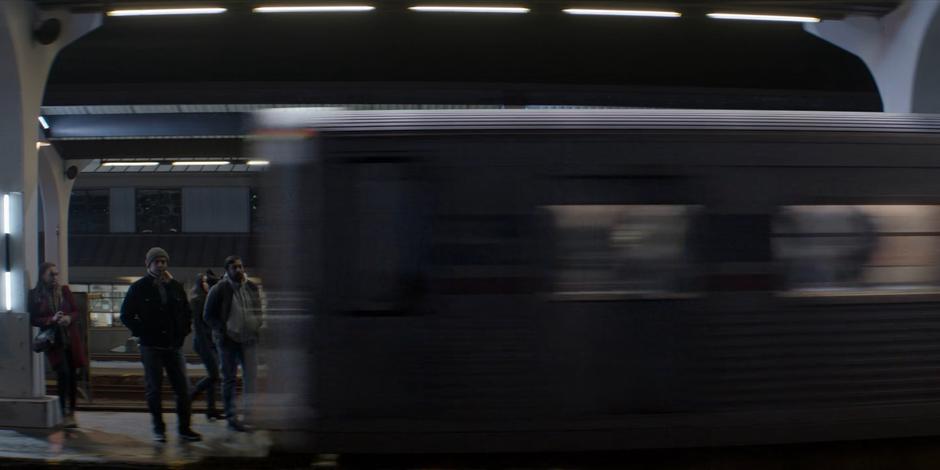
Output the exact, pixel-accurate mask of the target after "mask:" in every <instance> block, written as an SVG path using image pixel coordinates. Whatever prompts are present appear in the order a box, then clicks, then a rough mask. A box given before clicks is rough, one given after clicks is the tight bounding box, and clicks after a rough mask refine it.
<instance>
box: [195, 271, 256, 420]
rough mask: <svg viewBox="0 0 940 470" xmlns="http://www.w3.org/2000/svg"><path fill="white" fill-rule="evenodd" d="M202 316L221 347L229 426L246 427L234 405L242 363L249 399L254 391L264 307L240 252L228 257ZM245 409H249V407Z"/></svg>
mask: <svg viewBox="0 0 940 470" xmlns="http://www.w3.org/2000/svg"><path fill="white" fill-rule="evenodd" d="M203 318H204V319H205V321H206V323H207V324H208V325H209V328H211V329H212V339H213V341H215V344H216V347H217V348H218V349H219V362H220V366H221V369H222V400H223V402H224V406H225V418H226V419H227V420H228V427H229V429H232V430H235V431H240V432H244V431H246V430H247V429H246V428H245V426H244V424H243V423H242V422H241V421H240V420H239V419H238V410H237V408H236V406H235V383H236V376H237V373H238V366H239V364H240V365H241V367H242V380H243V382H244V387H243V389H244V393H245V396H246V400H245V402H246V408H248V406H247V403H250V401H249V399H250V398H251V397H252V396H253V395H254V393H255V385H256V384H255V380H256V377H257V374H258V355H257V349H258V339H259V336H260V330H261V322H262V310H261V295H260V291H259V290H258V287H257V286H256V285H255V284H254V283H252V282H251V281H249V280H248V277H247V276H246V275H245V266H244V265H243V264H242V260H241V258H240V257H238V256H234V255H233V256H229V257H228V258H225V276H224V277H223V279H222V280H221V281H220V282H219V283H217V284H216V285H214V286H212V289H210V290H209V295H208V296H207V297H206V306H205V312H204V314H203ZM245 411H246V412H248V411H249V410H248V409H246V410H245Z"/></svg>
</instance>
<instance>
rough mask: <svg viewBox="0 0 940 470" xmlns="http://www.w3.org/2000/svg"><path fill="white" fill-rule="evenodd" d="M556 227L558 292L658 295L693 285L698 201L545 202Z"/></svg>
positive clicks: (599, 295) (592, 295) (574, 295)
mask: <svg viewBox="0 0 940 470" xmlns="http://www.w3.org/2000/svg"><path fill="white" fill-rule="evenodd" d="M544 209H545V210H547V211H548V213H549V214H550V216H551V219H552V225H553V227H554V230H553V232H554V240H553V245H554V250H553V251H554V252H555V253H556V255H555V266H553V269H552V272H553V273H554V293H555V294H556V295H558V296H562V297H563V298H565V297H569V298H571V299H585V300H590V299H592V298H597V299H604V298H605V297H617V296H627V297H628V296H635V295H639V296H646V295H652V296H659V295H665V294H678V293H688V292H690V291H691V290H692V287H691V280H692V277H693V274H692V272H693V270H692V269H691V261H690V259H691V256H690V255H691V253H690V251H691V247H690V243H689V240H690V233H691V230H692V218H693V216H694V214H695V213H697V212H698V211H699V207H697V206H685V205H564V206H545V207H544Z"/></svg>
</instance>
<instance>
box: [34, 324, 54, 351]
mask: <svg viewBox="0 0 940 470" xmlns="http://www.w3.org/2000/svg"><path fill="white" fill-rule="evenodd" d="M56 329H57V328H56V327H55V326H47V327H45V328H43V329H41V330H39V333H37V334H36V337H35V338H33V351H34V352H38V353H39V352H48V351H50V350H52V348H54V347H55V346H56Z"/></svg>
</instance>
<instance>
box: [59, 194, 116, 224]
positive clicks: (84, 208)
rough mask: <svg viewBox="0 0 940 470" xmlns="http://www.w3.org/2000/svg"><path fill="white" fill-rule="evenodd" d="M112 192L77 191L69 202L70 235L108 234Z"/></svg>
mask: <svg viewBox="0 0 940 470" xmlns="http://www.w3.org/2000/svg"><path fill="white" fill-rule="evenodd" d="M110 203H111V198H110V192H109V191H108V190H107V189H77V190H74V191H72V195H71V197H70V201H69V233H108V230H109V225H110V223H109V222H110V214H111V212H110Z"/></svg>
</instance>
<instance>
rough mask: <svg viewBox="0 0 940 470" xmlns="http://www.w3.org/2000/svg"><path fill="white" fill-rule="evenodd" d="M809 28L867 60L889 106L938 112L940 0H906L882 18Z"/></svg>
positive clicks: (896, 109)
mask: <svg viewBox="0 0 940 470" xmlns="http://www.w3.org/2000/svg"><path fill="white" fill-rule="evenodd" d="M805 28H806V30H807V31H808V32H810V33H812V34H815V35H816V36H819V37H820V38H822V39H825V40H827V41H829V42H831V43H833V44H835V45H837V46H839V47H841V48H843V49H845V50H847V51H849V52H851V53H853V54H855V55H857V56H858V57H859V58H861V59H862V61H864V62H865V64H866V65H867V66H868V69H869V70H870V71H871V73H872V76H873V77H874V79H875V83H877V85H878V91H879V92H880V93H881V100H882V103H883V105H884V111H885V112H892V113H912V112H913V113H940V0H907V1H905V2H904V3H902V4H901V5H900V6H899V7H898V8H897V9H896V10H895V11H893V12H891V13H890V14H889V15H886V16H884V17H882V18H872V17H862V16H854V17H848V18H846V19H844V20H838V21H823V22H820V23H809V24H807V25H806V26H805Z"/></svg>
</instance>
